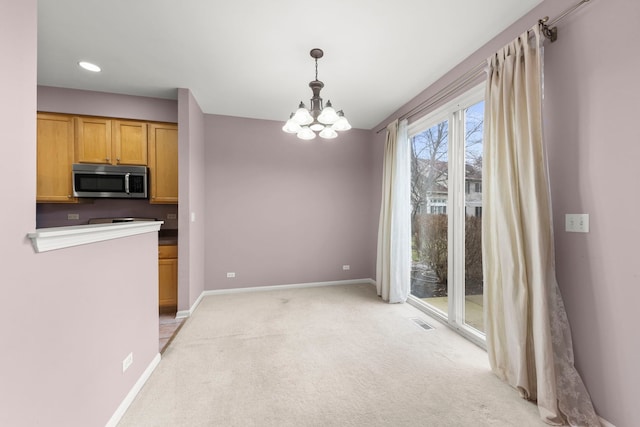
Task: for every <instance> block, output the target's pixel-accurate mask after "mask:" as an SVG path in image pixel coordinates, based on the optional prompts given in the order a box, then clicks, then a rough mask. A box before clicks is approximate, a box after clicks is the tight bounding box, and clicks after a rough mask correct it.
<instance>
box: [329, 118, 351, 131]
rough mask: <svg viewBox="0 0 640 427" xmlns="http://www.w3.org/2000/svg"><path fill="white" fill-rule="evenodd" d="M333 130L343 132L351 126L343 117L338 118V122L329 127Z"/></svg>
mask: <svg viewBox="0 0 640 427" xmlns="http://www.w3.org/2000/svg"><path fill="white" fill-rule="evenodd" d="M331 127H332V128H333V130H337V131H343V130H349V129H351V125H350V124H349V121H348V120H347V118H346V117H345V116H340V117H339V118H338V120H337V121H336V122H335V123H334V124H333V125H332V126H331Z"/></svg>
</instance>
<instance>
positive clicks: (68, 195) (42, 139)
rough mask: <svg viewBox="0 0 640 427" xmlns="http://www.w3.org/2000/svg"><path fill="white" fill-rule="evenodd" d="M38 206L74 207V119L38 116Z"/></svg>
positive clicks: (57, 115) (59, 116)
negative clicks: (72, 170) (46, 203)
mask: <svg viewBox="0 0 640 427" xmlns="http://www.w3.org/2000/svg"><path fill="white" fill-rule="evenodd" d="M37 122H38V139H37V141H38V142H37V160H36V161H37V167H36V170H37V190H36V201H37V202H57V203H77V201H78V199H76V198H75V197H73V184H72V182H71V165H72V164H73V118H72V117H71V116H64V115H59V114H44V113H38V116H37Z"/></svg>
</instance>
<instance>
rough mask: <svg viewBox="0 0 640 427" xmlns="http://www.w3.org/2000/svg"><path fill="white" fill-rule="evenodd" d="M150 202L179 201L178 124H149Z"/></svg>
mask: <svg viewBox="0 0 640 427" xmlns="http://www.w3.org/2000/svg"><path fill="white" fill-rule="evenodd" d="M149 175H150V181H151V182H150V187H151V198H150V200H149V202H150V203H173V204H176V203H178V126H176V125H170V124H159V123H153V124H149Z"/></svg>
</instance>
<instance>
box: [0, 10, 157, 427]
mask: <svg viewBox="0 0 640 427" xmlns="http://www.w3.org/2000/svg"><path fill="white" fill-rule="evenodd" d="M36 7H37V2H36V0H24V1H20V2H3V3H2V5H1V6H0V9H1V10H2V13H0V55H2V57H3V58H9V59H10V60H7V61H5V62H6V63H4V64H3V66H2V67H0V93H2V94H3V95H2V98H0V127H1V128H2V129H3V140H4V142H3V143H2V144H0V156H2V158H3V159H5V162H4V164H3V167H2V168H0V190H1V191H2V194H3V197H4V198H5V200H8V201H11V209H10V210H9V209H1V210H0V224H2V239H0V260H1V261H0V263H1V266H2V279H1V280H0V290H1V292H2V301H3V307H2V310H0V336H1V337H2V348H3V350H2V351H1V352H0V378H1V379H2V380H1V381H0V425H3V426H34V425H48V426H75V425H82V426H93V425H104V424H105V423H106V422H107V421H108V420H109V418H110V417H111V416H112V414H113V413H114V411H115V410H116V408H117V407H118V405H119V404H120V403H121V401H122V400H123V399H124V397H125V396H126V394H127V393H128V391H129V390H130V389H131V387H132V386H133V385H134V384H135V382H136V381H137V379H138V378H139V377H140V375H141V374H142V372H143V371H144V369H145V368H146V367H147V366H148V365H149V363H150V362H151V361H152V360H153V358H154V357H155V355H156V354H157V352H158V347H157V346H158V323H157V322H158V317H157V316H158V315H157V302H156V301H157V279H158V276H157V267H156V266H157V247H156V245H157V237H156V235H155V234H145V235H139V236H133V237H130V238H123V239H117V240H113V241H109V242H102V243H97V244H92V245H84V246H80V247H75V248H70V249H65V250H58V251H53V252H47V253H42V254H35V253H34V252H33V249H32V248H31V245H30V243H29V242H28V239H26V237H25V235H26V234H27V233H28V232H30V231H33V229H34V228H35V223H36V221H35V176H36V160H35V159H36V155H35V153H36V151H35V148H36V49H37V43H36V40H37V38H36V32H37V25H36V19H37V12H36ZM132 258H135V259H136V264H135V265H132V264H131V263H130V262H128V261H129V260H130V259H132ZM154 267H155V268H154ZM129 352H133V354H134V362H133V365H132V366H131V367H130V368H129V370H128V371H127V372H126V373H125V374H123V373H122V368H121V366H122V360H123V359H124V358H125V357H126V356H127V354H129Z"/></svg>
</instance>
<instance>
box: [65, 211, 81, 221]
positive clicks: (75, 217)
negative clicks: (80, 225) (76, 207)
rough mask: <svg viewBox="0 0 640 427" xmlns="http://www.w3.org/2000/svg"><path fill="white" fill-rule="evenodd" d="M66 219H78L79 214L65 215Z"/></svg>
mask: <svg viewBox="0 0 640 427" xmlns="http://www.w3.org/2000/svg"><path fill="white" fill-rule="evenodd" d="M67 219H68V220H74V219H80V214H77V213H68V214H67Z"/></svg>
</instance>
